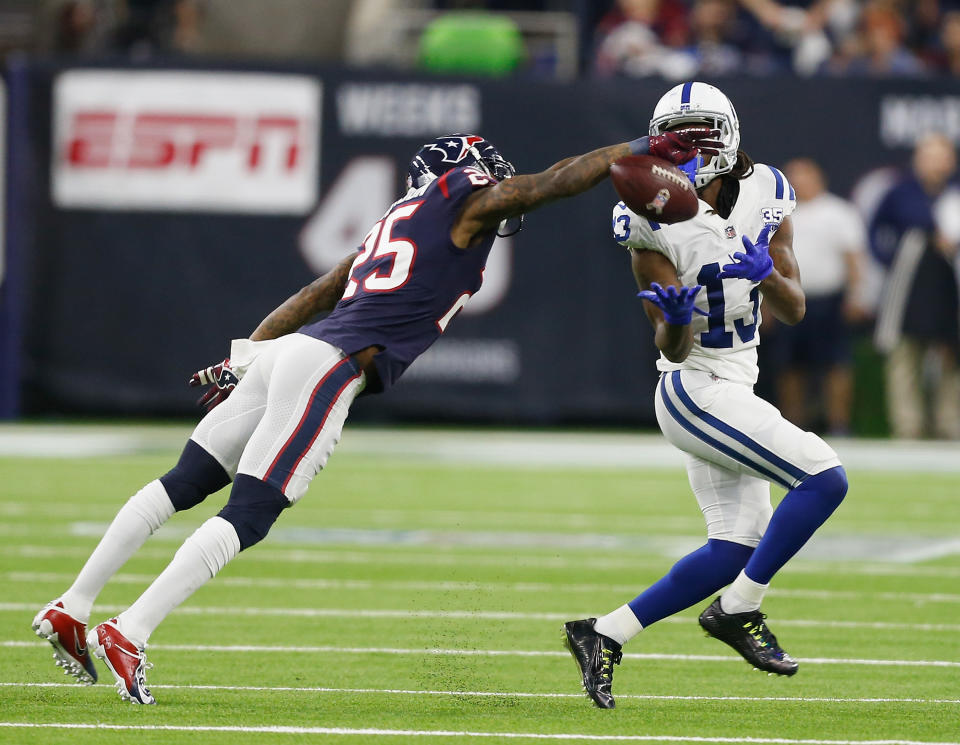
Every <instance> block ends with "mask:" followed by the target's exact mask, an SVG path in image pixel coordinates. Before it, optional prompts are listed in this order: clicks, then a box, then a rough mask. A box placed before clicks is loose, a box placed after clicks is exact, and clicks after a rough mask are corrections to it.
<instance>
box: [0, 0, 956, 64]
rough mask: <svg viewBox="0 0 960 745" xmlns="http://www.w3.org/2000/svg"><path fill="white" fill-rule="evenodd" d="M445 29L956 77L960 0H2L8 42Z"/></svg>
mask: <svg viewBox="0 0 960 745" xmlns="http://www.w3.org/2000/svg"><path fill="white" fill-rule="evenodd" d="M450 11H458V12H460V13H461V14H467V15H469V16H470V17H469V18H465V19H460V21H455V20H451V19H449V18H448V19H444V20H443V21H442V24H441V25H443V24H446V25H447V28H446V29H445V30H444V29H441V30H440V31H438V30H437V29H436V28H431V26H433V25H434V23H435V22H437V21H438V20H440V19H439V16H440V15H442V14H444V13H449V12H450ZM483 16H487V17H486V18H484V17H483ZM451 26H455V27H458V28H454V29H452V30H451V28H450V27H451ZM458 31H459V32H462V33H458ZM471 32H472V33H471ZM444 39H446V43H448V44H449V45H450V46H451V47H456V48H459V50H460V52H461V53H463V52H464V51H465V50H464V49H463V46H464V44H466V45H467V46H469V45H470V44H471V43H475V44H476V45H477V46H478V47H483V50H485V51H479V52H477V53H478V54H480V55H483V54H487V55H496V56H497V58H498V64H494V63H493V62H492V61H491V60H490V59H489V58H488V59H487V66H486V70H485V71H487V72H512V71H514V70H517V69H521V70H524V71H526V72H531V73H533V74H544V75H557V74H559V75H561V76H567V77H569V76H570V74H580V75H589V74H595V75H628V76H651V75H659V76H662V77H664V78H667V79H677V80H679V79H685V78H690V77H693V76H700V77H712V76H722V75H728V74H733V73H736V74H740V75H743V74H747V75H772V74H783V73H791V72H792V73H795V74H797V75H804V76H809V75H851V76H933V75H954V76H956V75H960V0H783V1H782V2H780V1H778V0H598V1H597V2H593V1H591V0H485V1H483V0H274V1H272V2H262V1H261V0H0V49H2V50H4V51H6V52H9V51H11V50H15V49H23V50H29V51H48V52H59V53H71V54H83V55H95V54H129V55H134V56H139V57H142V56H149V55H152V54H196V55H202V54H208V55H235V54H238V53H242V54H244V55H246V56H251V55H253V56H267V57H270V56H273V57H285V58H300V59H306V58H309V59H321V60H328V61H337V62H344V63H348V64H358V65H363V64H390V65H394V66H395V65H397V64H400V65H410V66H415V65H417V64H418V63H419V64H421V66H422V65H423V64H424V62H425V55H424V47H425V46H429V45H431V44H434V45H436V44H440V45H442V44H444ZM471 39H472V40H473V41H472V42H471ZM427 56H429V55H427ZM558 58H562V59H558ZM571 58H572V59H571ZM449 61H450V59H449V56H448V59H447V62H449ZM475 62H476V60H475ZM481 62H482V61H481ZM427 63H428V64H429V61H427ZM481 68H483V65H482V64H481ZM481 71H484V70H483V69H481Z"/></svg>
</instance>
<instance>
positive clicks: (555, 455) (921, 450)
mask: <svg viewBox="0 0 960 745" xmlns="http://www.w3.org/2000/svg"><path fill="white" fill-rule="evenodd" d="M189 435H190V428H188V427H180V426H156V425H154V426H151V425H93V426H91V425H42V424H41V425H37V424H20V423H11V424H3V425H0V456H8V457H9V456H14V457H37V458H49V457H54V458H63V457H90V456H107V455H129V454H136V453H158V452H159V453H164V454H170V455H171V456H172V457H173V456H174V454H175V453H176V452H178V451H179V450H180V449H181V448H182V447H183V443H184V442H185V441H186V439H187V438H188V437H189ZM829 442H830V444H831V445H832V446H833V447H834V449H835V450H836V451H837V453H838V454H839V456H840V459H841V460H842V461H843V463H844V465H845V466H846V468H847V470H848V471H851V472H853V471H856V470H862V471H873V472H891V471H893V472H903V471H918V472H925V473H940V474H954V473H958V472H960V459H958V458H957V457H956V446H955V444H954V443H950V442H919V441H909V440H867V439H862V440H861V439H846V438H840V439H833V438H831V439H830V440H829ZM337 454H338V455H348V456H363V457H368V458H380V459H385V460H394V461H396V460H402V461H403V464H401V465H407V464H411V465H415V466H416V465H421V464H436V465H441V466H444V465H458V464H466V465H471V466H483V465H491V464H493V465H500V466H506V467H516V468H523V469H537V468H556V467H558V466H561V467H564V468H569V469H584V468H588V469H589V468H626V469H637V468H657V469H670V468H682V466H683V455H682V453H681V452H680V451H679V450H677V449H676V448H674V447H673V446H672V445H670V444H669V443H667V442H666V440H664V438H663V437H662V436H660V435H659V434H652V433H651V434H639V433H625V434H617V433H614V434H611V433H604V432H592V431H565V432H530V431H524V430H481V431H478V430H476V429H460V430H458V429H428V428H417V427H411V428H403V429H391V428H380V427H363V426H355V425H351V426H350V427H349V428H348V429H347V431H346V432H345V433H344V437H343V441H342V442H341V443H340V444H339V446H338V448H337ZM334 463H336V460H335V461H334Z"/></svg>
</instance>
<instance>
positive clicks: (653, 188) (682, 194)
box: [610, 155, 699, 224]
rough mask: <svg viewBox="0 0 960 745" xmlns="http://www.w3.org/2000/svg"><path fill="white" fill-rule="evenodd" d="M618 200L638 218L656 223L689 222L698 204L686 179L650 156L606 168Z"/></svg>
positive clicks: (695, 194) (682, 174)
mask: <svg viewBox="0 0 960 745" xmlns="http://www.w3.org/2000/svg"><path fill="white" fill-rule="evenodd" d="M610 180H611V181H613V188H614V189H616V190H617V194H619V195H620V199H622V200H623V203H624V204H626V205H627V207H629V208H630V209H631V210H633V211H634V212H636V213H637V214H638V215H640V216H641V217H645V218H647V219H648V220H653V221H654V222H660V223H666V224H669V223H674V222H682V221H684V220H689V219H690V218H691V217H693V216H694V215H696V214H697V210H698V209H699V200H698V198H697V192H696V191H695V190H694V188H693V184H692V183H690V179H688V178H687V177H686V175H685V174H684V173H683V172H682V171H681V170H680V169H679V168H677V167H676V166H674V165H673V164H671V163H668V162H667V161H665V160H663V159H661V158H655V157H654V156H652V155H628V156H627V157H625V158H621V159H620V160H618V161H617V162H616V163H614V164H613V165H611V166H610Z"/></svg>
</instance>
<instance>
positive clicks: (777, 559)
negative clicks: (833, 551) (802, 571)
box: [744, 466, 847, 585]
mask: <svg viewBox="0 0 960 745" xmlns="http://www.w3.org/2000/svg"><path fill="white" fill-rule="evenodd" d="M846 493H847V473H846V471H844V470H843V466H836V467H835V468H831V469H829V470H827V471H822V472H820V473H818V474H815V475H814V476H811V477H810V478H808V479H807V480H806V481H804V482H803V483H802V484H800V485H799V486H796V487H794V488H793V489H791V490H790V491H788V492H787V494H786V496H785V497H784V498H783V500H782V501H781V502H780V504H779V505H778V506H777V509H776V510H774V513H773V517H771V518H770V524H769V525H768V526H767V531H766V533H765V534H764V536H763V538H762V539H761V541H760V543H759V544H758V545H757V548H756V550H755V551H754V552H753V556H751V557H750V561H748V562H747V565H746V566H745V567H744V572H745V573H746V575H747V577H749V578H750V579H752V580H753V581H754V582H759V583H760V584H762V585H765V584H768V583H769V582H770V580H771V579H772V578H773V575H774V574H776V573H777V571H779V569H780V567H782V566H783V565H784V564H786V563H787V562H788V561H789V560H790V558H791V557H792V556H793V555H794V554H795V553H797V551H799V550H800V549H801V548H802V547H803V544H805V543H806V542H807V541H808V540H809V539H810V536H812V535H813V533H814V531H816V529H817V528H819V527H820V526H821V525H823V523H824V522H825V521H826V519H827V518H828V517H830V515H832V514H833V511H834V510H835V509H837V507H839V506H840V503H841V502H842V501H843V498H844V496H845V495H846Z"/></svg>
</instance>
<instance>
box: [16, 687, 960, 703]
mask: <svg viewBox="0 0 960 745" xmlns="http://www.w3.org/2000/svg"><path fill="white" fill-rule="evenodd" d="M0 687H5V688H72V689H84V688H86V686H83V685H81V684H79V683H13V682H0ZM150 690H168V691H177V690H185V691H237V692H240V693H243V692H246V691H267V692H276V693H369V694H377V695H396V696H475V697H478V698H547V699H550V698H584V695H585V694H583V693H549V692H540V693H535V692H530V691H435V690H413V689H407V688H328V687H325V686H299V687H295V686H240V685H230V686H227V685H163V684H160V685H153V684H151V685H150ZM621 699H628V700H634V701H720V702H733V701H744V702H749V703H799V704H808V703H824V704H960V699H956V698H826V697H817V696H676V695H673V696H656V695H650V694H630V693H618V694H617V700H621Z"/></svg>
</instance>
